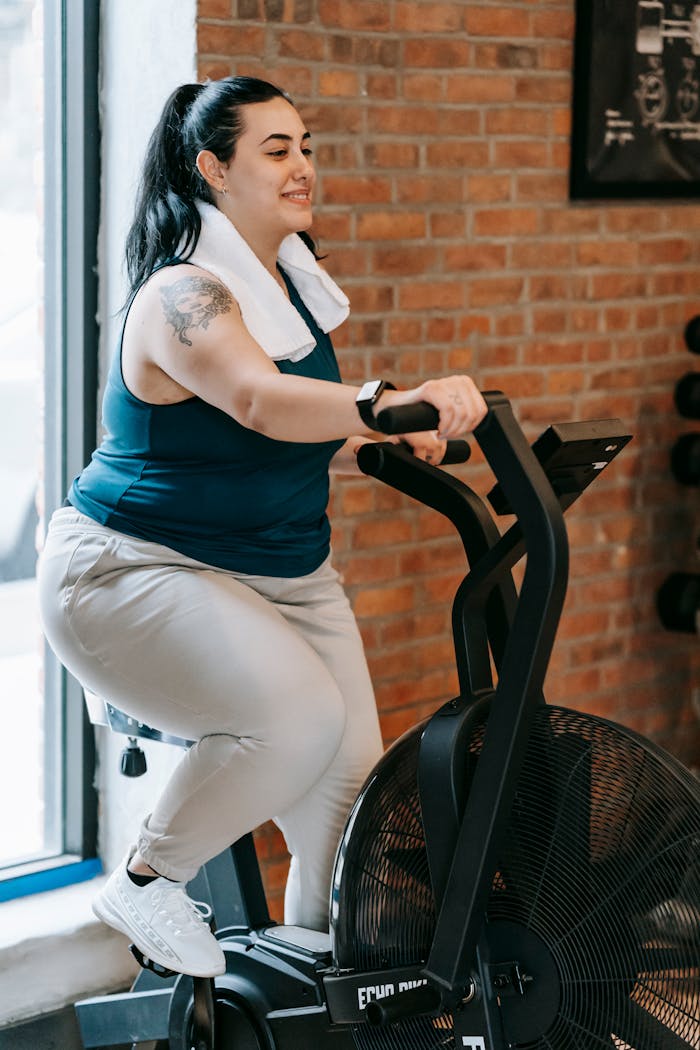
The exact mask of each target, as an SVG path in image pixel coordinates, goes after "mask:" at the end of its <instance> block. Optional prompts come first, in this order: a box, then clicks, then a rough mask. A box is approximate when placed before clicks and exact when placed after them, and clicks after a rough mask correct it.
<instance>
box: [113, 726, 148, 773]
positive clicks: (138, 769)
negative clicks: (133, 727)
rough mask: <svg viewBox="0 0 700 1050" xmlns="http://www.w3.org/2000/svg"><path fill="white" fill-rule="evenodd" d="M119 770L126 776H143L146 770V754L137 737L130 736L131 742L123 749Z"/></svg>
mask: <svg viewBox="0 0 700 1050" xmlns="http://www.w3.org/2000/svg"><path fill="white" fill-rule="evenodd" d="M119 772H120V773H121V774H122V775H123V776H125V777H142V776H143V774H144V773H145V772H146V756H145V754H144V753H143V751H142V750H141V748H140V747H139V745H138V741H137V740H136V737H133V736H130V737H129V743H128V744H127V745H126V747H125V748H124V750H123V751H122V754H121V762H120V765H119Z"/></svg>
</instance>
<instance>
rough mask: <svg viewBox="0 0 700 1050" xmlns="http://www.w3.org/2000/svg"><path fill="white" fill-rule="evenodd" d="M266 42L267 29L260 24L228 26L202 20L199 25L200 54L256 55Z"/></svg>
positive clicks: (198, 47) (198, 46) (198, 45)
mask: <svg viewBox="0 0 700 1050" xmlns="http://www.w3.org/2000/svg"><path fill="white" fill-rule="evenodd" d="M264 44H265V30H264V29H263V28H262V27H260V26H235V27H234V26H227V25H215V24H213V23H209V22H200V23H199V24H198V26H197V50H198V52H199V54H200V55H256V54H259V53H260V52H261V51H262V50H263V47H264Z"/></svg>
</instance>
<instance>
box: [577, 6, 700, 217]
mask: <svg viewBox="0 0 700 1050" xmlns="http://www.w3.org/2000/svg"><path fill="white" fill-rule="evenodd" d="M572 111H573V119H572V134H571V166H570V183H569V191H570V197H571V199H572V200H586V199H592V198H655V197H686V198H696V197H698V196H700V2H698V0H576V28H575V45H574V86H573V106H572Z"/></svg>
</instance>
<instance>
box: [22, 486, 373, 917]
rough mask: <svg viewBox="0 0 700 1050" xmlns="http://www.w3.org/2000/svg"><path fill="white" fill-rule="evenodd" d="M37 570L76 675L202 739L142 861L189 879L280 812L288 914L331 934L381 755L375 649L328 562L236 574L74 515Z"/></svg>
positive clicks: (51, 633)
mask: <svg viewBox="0 0 700 1050" xmlns="http://www.w3.org/2000/svg"><path fill="white" fill-rule="evenodd" d="M38 577H39V596H40V609H41V615H42V620H43V624H44V629H45V632H46V636H47V639H48V641H49V643H50V645H51V647H52V648H53V649H54V651H55V653H56V655H57V656H58V658H59V659H60V660H61V662H62V663H63V664H64V665H65V666H66V667H67V668H68V670H69V671H70V672H71V673H72V674H73V675H74V676H75V677H76V678H77V679H78V681H79V682H81V683H82V685H83V686H84V687H85V688H86V689H88V690H90V691H92V692H94V693H96V694H97V695H98V696H100V697H102V698H103V699H104V700H107V701H109V702H110V703H112V704H114V705H115V706H116V707H118V708H120V709H122V710H123V711H126V712H127V713H128V714H130V715H132V716H134V717H135V718H137V719H138V720H139V721H142V722H145V723H146V724H148V725H150V726H153V727H156V728H158V729H161V730H164V731H166V732H170V733H174V734H176V735H178V736H182V737H185V738H187V739H190V740H195V741H196V743H195V744H194V746H193V747H192V748H191V749H190V750H189V751H188V752H187V753H186V754H185V756H184V758H183V759H182V761H181V763H180V764H179V766H178V767H177V768H176V770H175V772H174V773H173V775H172V777H171V779H170V781H169V783H168V784H167V786H166V788H165V791H164V792H163V794H162V796H161V797H160V798H159V799H158V801H157V802H156V804H155V805H154V807H153V811H152V813H151V814H150V815H149V816H148V817H147V818H146V819H145V820H144V822H143V824H142V826H141V829H140V832H139V835H138V839H137V847H138V849H139V852H140V853H141V855H142V856H143V858H144V859H145V860H146V861H147V862H148V864H150V865H151V866H152V867H153V868H154V869H155V870H156V871H158V872H159V873H160V874H162V875H165V876H167V877H168V878H171V879H176V880H180V881H185V882H186V881H189V880H190V879H191V878H193V877H194V875H195V874H196V872H197V870H198V869H199V867H200V866H201V865H202V864H203V863H204V862H205V861H207V860H209V859H210V858H211V857H213V856H215V855H216V854H217V853H219V852H221V850H223V849H224V848H225V847H226V846H227V845H229V844H230V843H232V842H234V841H235V840H236V839H238V838H239V837H240V836H241V835H243V834H245V833H246V832H248V831H251V830H252V829H253V828H255V827H257V826H258V825H259V824H261V823H263V822H264V821H266V820H268V819H270V818H274V819H275V821H276V823H277V824H278V825H279V827H280V828H281V829H282V832H283V834H284V837H285V840H286V842H287V846H288V849H289V852H290V854H291V856H292V863H291V868H290V875H289V880H288V884H287V891H286V896H285V921H286V922H288V923H292V924H295V925H300V926H306V927H308V928H310V929H319V930H325V929H327V926H328V894H329V886H330V878H331V869H332V864H333V858H334V854H335V849H336V846H337V843H338V839H339V836H340V832H341V830H342V827H343V824H344V821H345V818H346V816H347V813H348V810H349V808H350V806H351V805H352V802H353V800H354V798H355V795H356V793H357V791H358V789H359V787H360V786H361V784H362V782H363V780H364V779H365V777H366V776H367V774H368V773H369V771H370V769H371V768H372V766H373V765H374V763H375V762H376V760H377V758H378V757H379V755H380V753H381V737H380V732H379V724H378V719H377V712H376V706H375V702H374V695H373V691H372V685H371V682H370V678H369V673H368V670H367V664H366V661H365V657H364V653H363V649H362V642H361V639H360V635H359V632H358V629H357V625H356V623H355V618H354V616H353V613H352V610H351V608H350V605H349V602H348V600H347V598H346V596H345V593H344V591H343V589H342V586H341V584H340V582H339V579H338V575H337V573H336V572H335V570H334V569H333V568H332V567H331V565H330V562H329V561H326V562H325V563H324V564H323V565H321V567H320V568H319V569H317V570H316V571H315V572H313V573H310V574H309V575H308V576H303V577H298V578H294V579H287V578H277V577H274V578H273V577H265V576H250V575H245V574H239V573H233V572H230V571H228V570H225V569H218V568H215V567H212V566H209V565H205V564H204V563H202V562H199V561H195V560H193V559H191V558H188V557H186V556H185V555H182V554H178V553H177V552H176V551H173V550H171V549H170V548H168V547H165V546H161V545H160V544H157V543H151V542H149V541H145V540H140V539H138V538H134V537H132V536H127V535H124V534H123V533H119V532H115V531H114V530H112V529H109V528H106V527H104V526H102V525H99V524H98V523H97V522H95V521H93V520H92V519H90V518H87V517H85V516H84V515H82V514H79V513H78V512H77V511H75V510H74V509H73V508H69V507H66V508H63V509H61V510H58V511H57V512H56V513H55V514H54V516H53V518H52V520H51V523H50V526H49V530H48V535H47V539H46V544H45V547H44V550H43V552H42V554H41V557H40V561H39V568H38Z"/></svg>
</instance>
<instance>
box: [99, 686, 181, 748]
mask: <svg viewBox="0 0 700 1050" xmlns="http://www.w3.org/2000/svg"><path fill="white" fill-rule="evenodd" d="M83 693H84V696H85V706H86V707H87V712H88V718H89V719H90V721H91V722H92V724H93V725H95V726H107V727H108V728H109V729H111V730H112V732H113V733H123V734H124V736H129V737H141V738H142V739H144V740H158V741H160V742H161V743H163V744H173V745H174V746H175V747H184V748H188V747H192V744H193V743H194V740H185V739H184V737H180V736H173V735H172V733H164V732H162V731H161V730H160V729H154V728H153V727H152V726H148V725H146V723H145V722H139V721H138V720H137V719H136V718H132V717H131V715H127V714H125V713H124V711H120V710H119V708H118V707H115V706H114V704H110V703H108V702H107V701H106V700H103V699H102V697H99V696H97V695H96V694H95V693H91V692H89V691H88V690H87V689H84V690H83Z"/></svg>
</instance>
